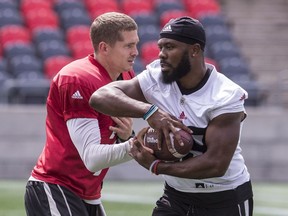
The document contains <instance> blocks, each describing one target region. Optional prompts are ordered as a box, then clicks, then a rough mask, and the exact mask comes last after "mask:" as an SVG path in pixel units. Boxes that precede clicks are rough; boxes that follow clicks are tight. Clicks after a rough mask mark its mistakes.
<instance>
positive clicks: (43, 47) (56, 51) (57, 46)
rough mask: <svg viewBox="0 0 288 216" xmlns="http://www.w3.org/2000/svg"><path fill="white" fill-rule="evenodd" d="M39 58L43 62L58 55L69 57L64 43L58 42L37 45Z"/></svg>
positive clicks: (50, 41) (68, 51)
mask: <svg viewBox="0 0 288 216" xmlns="http://www.w3.org/2000/svg"><path fill="white" fill-rule="evenodd" d="M38 53H39V56H40V57H41V58H42V59H43V60H44V61H45V60H46V59H47V58H50V57H52V56H58V55H67V56H69V55H70V50H69V48H68V46H67V45H66V43H64V42H62V41H59V40H49V41H43V42H41V43H39V45H38Z"/></svg>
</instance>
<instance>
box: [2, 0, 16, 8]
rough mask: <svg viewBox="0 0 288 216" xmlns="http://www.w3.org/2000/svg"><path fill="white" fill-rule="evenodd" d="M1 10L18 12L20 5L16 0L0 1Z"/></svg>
mask: <svg viewBox="0 0 288 216" xmlns="http://www.w3.org/2000/svg"><path fill="white" fill-rule="evenodd" d="M0 8H1V9H4V8H11V9H15V10H17V8H18V4H17V2H16V1H15V0H0Z"/></svg>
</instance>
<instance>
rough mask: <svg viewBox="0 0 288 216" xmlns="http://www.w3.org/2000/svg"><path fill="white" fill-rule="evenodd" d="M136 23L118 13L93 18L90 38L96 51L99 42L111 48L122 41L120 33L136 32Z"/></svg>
mask: <svg viewBox="0 0 288 216" xmlns="http://www.w3.org/2000/svg"><path fill="white" fill-rule="evenodd" d="M137 29H138V27H137V24H136V22H135V21H134V20H133V19H132V18H131V17H130V16H128V15H126V14H123V13H118V12H108V13H104V14H102V15H100V16H98V17H96V18H95V20H94V21H93V23H92V24H91V27H90V38H91V41H92V44H93V47H94V50H95V51H97V49H98V45H99V43H100V42H102V41H104V42H106V43H108V44H109V45H111V46H113V45H114V44H115V43H116V42H117V41H122V40H123V38H122V35H121V32H123V31H133V30H137Z"/></svg>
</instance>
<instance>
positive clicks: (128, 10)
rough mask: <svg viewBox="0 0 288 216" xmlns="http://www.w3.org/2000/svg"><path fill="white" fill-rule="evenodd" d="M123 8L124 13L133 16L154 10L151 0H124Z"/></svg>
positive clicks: (122, 2)
mask: <svg viewBox="0 0 288 216" xmlns="http://www.w3.org/2000/svg"><path fill="white" fill-rule="evenodd" d="M121 8H122V12H123V13H125V14H128V15H131V16H132V15H133V14H138V13H146V12H147V13H149V12H152V11H153V10H154V8H153V4H151V2H150V1H142V0H122V1H121Z"/></svg>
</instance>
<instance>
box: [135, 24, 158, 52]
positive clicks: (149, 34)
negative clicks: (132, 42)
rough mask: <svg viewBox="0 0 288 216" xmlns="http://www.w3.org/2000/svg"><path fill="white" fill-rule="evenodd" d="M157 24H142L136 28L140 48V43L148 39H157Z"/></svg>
mask: <svg viewBox="0 0 288 216" xmlns="http://www.w3.org/2000/svg"><path fill="white" fill-rule="evenodd" d="M159 32H160V28H159V26H155V25H142V26H139V28H138V35H139V38H140V41H139V47H140V48H141V46H142V44H144V43H145V42H148V41H155V40H158V39H159Z"/></svg>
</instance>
